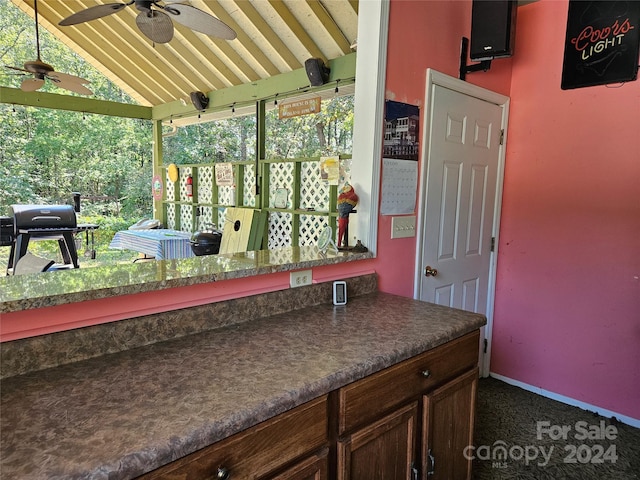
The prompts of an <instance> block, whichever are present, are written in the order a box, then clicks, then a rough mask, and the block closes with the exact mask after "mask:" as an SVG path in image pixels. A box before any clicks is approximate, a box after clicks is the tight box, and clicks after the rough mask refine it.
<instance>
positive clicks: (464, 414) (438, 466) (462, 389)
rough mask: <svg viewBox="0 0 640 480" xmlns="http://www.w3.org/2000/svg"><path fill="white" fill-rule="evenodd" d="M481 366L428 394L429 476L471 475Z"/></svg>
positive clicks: (433, 479)
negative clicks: (469, 450) (467, 451)
mask: <svg viewBox="0 0 640 480" xmlns="http://www.w3.org/2000/svg"><path fill="white" fill-rule="evenodd" d="M477 388H478V369H477V368H475V369H473V370H471V371H470V372H467V373H465V374H464V375H461V376H459V377H458V378H456V379H455V380H452V381H450V382H449V383H447V384H445V385H443V386H442V387H440V388H438V389H437V390H434V391H433V392H432V393H430V394H429V395H425V397H424V410H423V416H424V418H423V441H422V461H423V464H422V471H423V472H426V473H425V474H423V478H425V479H427V478H428V479H429V480H463V479H467V480H468V479H470V478H471V460H469V459H467V458H465V454H464V452H465V448H466V447H467V446H469V445H473V425H474V422H475V411H476V390H477Z"/></svg>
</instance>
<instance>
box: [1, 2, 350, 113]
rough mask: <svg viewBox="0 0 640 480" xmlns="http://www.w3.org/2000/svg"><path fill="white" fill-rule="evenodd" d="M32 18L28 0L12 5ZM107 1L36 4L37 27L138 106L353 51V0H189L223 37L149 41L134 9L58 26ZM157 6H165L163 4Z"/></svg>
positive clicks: (182, 32)
mask: <svg viewBox="0 0 640 480" xmlns="http://www.w3.org/2000/svg"><path fill="white" fill-rule="evenodd" d="M11 1H12V2H13V3H14V4H15V5H17V6H18V7H19V8H21V9H22V10H23V11H25V12H26V13H27V14H29V15H30V16H31V17H33V16H34V11H33V0H11ZM103 3H118V2H113V1H109V0H38V16H39V19H40V24H41V25H42V26H44V27H45V28H46V29H47V30H49V31H50V32H51V33H52V34H53V35H54V36H55V37H57V38H58V39H60V40H61V41H63V42H64V43H65V44H67V45H68V46H69V47H70V48H71V49H72V50H73V51H75V52H76V53H78V54H79V55H80V56H81V57H82V58H84V59H85V60H86V61H87V62H89V63H90V64H91V65H93V66H94V67H95V68H97V69H98V70H99V71H100V72H102V73H103V74H104V75H105V76H106V77H107V78H109V80H111V81H112V82H113V83H115V84H116V85H118V86H119V87H120V88H121V89H122V90H124V91H125V92H126V93H128V94H129V95H130V96H131V97H132V98H133V99H135V100H136V101H137V102H138V103H139V104H140V105H145V106H156V105H162V104H166V103H169V102H172V101H175V100H179V99H188V98H189V93H190V92H192V91H203V92H211V91H215V90H221V89H224V88H228V87H233V86H237V85H242V84H248V83H251V82H255V81H257V80H260V79H266V78H270V77H273V76H276V75H278V74H282V73H288V72H291V71H294V70H298V69H301V68H304V62H305V60H306V59H308V58H312V57H318V58H322V59H323V60H325V61H329V60H333V59H335V58H339V57H342V56H344V55H347V54H349V53H352V52H353V51H354V48H353V47H352V45H354V44H355V43H356V41H357V38H356V37H357V25H358V0H191V1H184V2H181V3H188V4H190V5H192V6H194V7H196V8H199V9H201V10H203V11H205V12H207V13H210V14H211V15H214V16H215V17H217V18H219V19H220V20H222V21H223V22H224V23H226V24H227V25H229V26H230V27H231V28H233V29H234V30H235V31H236V33H237V38H236V39H234V40H229V41H228V40H221V39H217V38H213V37H209V36H207V35H204V34H201V33H198V32H195V31H193V30H190V29H189V28H187V27H184V26H182V25H179V24H178V23H177V22H174V27H175V35H174V38H173V39H172V40H171V41H170V42H169V43H166V44H154V43H153V42H152V41H151V40H149V39H147V38H146V37H145V36H144V35H142V33H141V32H140V31H139V30H138V28H137V27H136V23H135V17H136V15H137V14H138V11H137V10H136V9H135V7H134V6H133V5H131V6H128V7H126V8H124V9H122V10H120V11H119V12H116V13H114V14H111V15H109V16H107V17H103V18H101V19H97V20H92V21H90V22H86V23H82V24H79V25H74V26H66V27H60V26H58V22H60V20H62V19H63V18H66V17H67V16H69V15H71V14H73V13H75V12H78V11H80V10H83V9H85V8H89V7H92V6H95V5H99V4H103ZM161 3H162V2H161Z"/></svg>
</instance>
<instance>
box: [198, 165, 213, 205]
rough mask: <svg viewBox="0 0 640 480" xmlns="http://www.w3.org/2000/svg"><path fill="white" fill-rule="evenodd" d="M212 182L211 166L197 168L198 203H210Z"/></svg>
mask: <svg viewBox="0 0 640 480" xmlns="http://www.w3.org/2000/svg"><path fill="white" fill-rule="evenodd" d="M214 181H215V177H214V170H213V165H207V166H201V167H198V203H212V199H213V182H214Z"/></svg>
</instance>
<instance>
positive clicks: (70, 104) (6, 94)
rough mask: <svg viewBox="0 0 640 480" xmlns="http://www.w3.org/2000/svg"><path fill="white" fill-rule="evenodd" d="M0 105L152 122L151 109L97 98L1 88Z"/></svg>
mask: <svg viewBox="0 0 640 480" xmlns="http://www.w3.org/2000/svg"><path fill="white" fill-rule="evenodd" d="M0 103H8V104H11V105H24V106H30V107H40V108H52V109H55V110H70V111H73V112H84V113H97V114H99V115H109V116H113V117H124V118H141V119H143V120H151V113H152V110H151V107H142V106H139V105H130V104H127V103H118V102H108V101H106V100H97V99H95V98H86V97H76V96H72V95H60V94H57V93H47V92H23V91H22V90H20V89H19V88H9V87H0Z"/></svg>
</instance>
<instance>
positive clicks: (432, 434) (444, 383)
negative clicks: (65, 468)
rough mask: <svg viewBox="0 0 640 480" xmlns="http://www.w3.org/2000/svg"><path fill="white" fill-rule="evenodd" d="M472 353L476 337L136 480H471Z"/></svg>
mask: <svg viewBox="0 0 640 480" xmlns="http://www.w3.org/2000/svg"><path fill="white" fill-rule="evenodd" d="M478 345H479V332H478V331H476V332H473V333H470V334H468V335H465V336H463V337H460V338H458V339H456V340H453V341H451V342H448V343H446V344H444V345H441V346H439V347H437V348H434V349H433V350H429V351H427V352H425V353H422V354H420V355H417V356H415V357H412V358H410V359H408V360H405V361H403V362H400V363H398V364H396V365H394V366H391V367H389V368H386V369H384V370H382V371H380V372H377V373H375V374H373V375H370V376H368V377H366V378H363V379H361V380H358V381H356V382H353V383H351V384H349V385H346V386H344V387H342V388H340V389H339V390H337V391H334V392H331V393H329V394H328V395H325V396H323V397H320V398H318V399H316V400H313V401H311V402H308V403H306V404H304V405H301V406H299V407H296V408H294V409H293V410H291V411H289V412H286V413H283V414H281V415H278V416H276V417H274V418H272V419H270V420H267V421H265V422H263V423H261V424H258V425H256V426H255V427H252V428H249V429H247V430H245V431H243V432H240V433H238V434H236V435H233V436H231V437H229V438H226V439H224V440H222V441H220V442H218V443H215V444H213V445H211V446H210V447H207V448H204V449H202V450H200V451H198V452H195V453H193V454H191V455H188V456H186V457H184V458H182V459H179V460H176V461H175V462H173V463H170V464H169V465H166V466H164V467H161V468H159V469H157V470H155V471H153V472H150V473H148V474H146V475H144V476H143V477H141V478H142V479H144V480H158V479H166V480H201V479H202V480H204V479H207V480H210V479H216V478H218V479H228V480H245V479H252V480H328V479H329V478H331V479H334V478H337V479H338V480H403V479H406V480H417V479H419V478H420V479H423V480H426V479H427V478H428V479H429V480H431V479H436V480H437V479H446V480H462V479H469V478H470V476H471V462H470V461H468V460H466V459H465V458H464V454H463V453H464V448H465V447H466V446H467V445H471V444H472V441H473V438H472V436H473V424H474V414H475V398H476V389H477V381H478V380H477V379H478V369H477V364H478ZM434 459H435V465H434ZM431 471H433V474H429V475H427V472H431Z"/></svg>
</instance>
